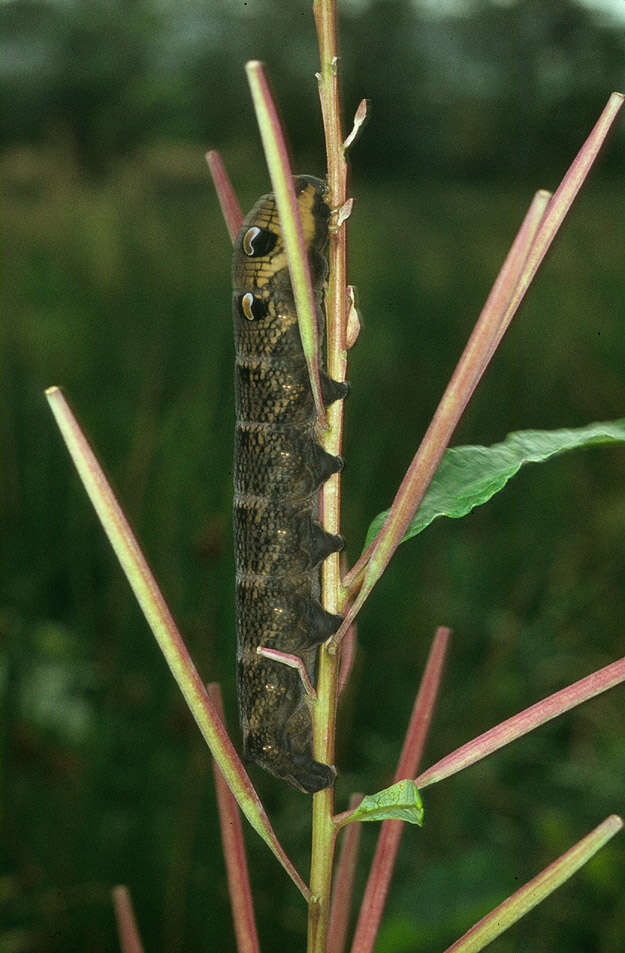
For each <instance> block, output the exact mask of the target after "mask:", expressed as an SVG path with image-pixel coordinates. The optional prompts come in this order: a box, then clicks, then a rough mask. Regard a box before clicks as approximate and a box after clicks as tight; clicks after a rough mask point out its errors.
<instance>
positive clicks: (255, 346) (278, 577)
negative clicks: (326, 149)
mask: <svg viewBox="0 0 625 953" xmlns="http://www.w3.org/2000/svg"><path fill="white" fill-rule="evenodd" d="M293 184H294V188H295V194H296V198H297V202H298V207H299V213H300V218H301V221H302V230H303V235H304V242H305V245H306V248H307V251H308V260H309V265H310V272H311V281H312V287H313V292H314V297H315V304H316V312H317V322H318V328H319V334H320V336H321V334H322V333H323V312H322V303H323V293H324V285H325V279H326V275H327V263H326V260H325V257H324V251H325V247H326V244H327V240H328V224H329V216H330V210H329V208H328V205H327V204H326V202H325V200H324V194H325V185H324V183H323V182H321V181H320V180H319V179H315V178H313V177H312V176H305V175H302V176H297V177H295V178H294V180H293ZM232 285H233V319H234V340H235V411H236V427H235V452H234V505H233V529H234V551H235V566H236V628H237V693H238V703H239V717H240V722H241V730H242V735H243V750H244V756H245V758H246V759H247V760H251V761H254V762H256V763H257V764H259V765H261V767H263V768H264V769H265V770H267V771H269V772H270V773H271V774H273V775H275V776H276V777H278V778H282V779H284V780H286V781H288V782H289V783H290V784H292V785H293V786H294V787H296V788H298V789H299V790H301V791H304V792H307V793H309V794H314V793H315V792H316V791H320V790H322V789H323V788H326V787H329V786H330V785H331V784H333V783H334V779H335V777H336V771H335V769H334V767H333V766H331V765H328V764H322V763H321V762H319V761H315V759H314V756H313V733H312V719H311V712H310V701H309V699H308V697H307V695H306V692H305V690H304V686H303V683H302V679H301V676H300V673H299V671H298V670H297V669H294V668H291V667H289V666H287V665H285V664H284V663H283V662H282V661H278V660H274V659H271V658H268V657H267V656H265V655H261V654H259V653H258V652H257V649H258V648H259V646H262V647H264V648H267V649H274V650H278V651H279V652H283V653H288V654H290V655H297V656H298V657H299V658H300V659H301V660H302V662H303V664H304V666H305V669H306V672H307V674H308V676H309V678H310V680H311V682H312V684H313V685H314V684H315V683H316V674H317V654H318V647H319V645H320V644H321V643H322V642H324V641H325V640H326V639H327V638H329V636H331V635H333V634H334V632H336V630H337V628H338V626H339V624H340V622H341V621H342V617H341V616H339V615H333V614H332V613H330V612H327V611H326V610H325V609H323V608H322V606H321V605H320V603H319V594H320V565H321V563H322V562H323V560H324V559H325V558H326V557H327V556H329V555H330V553H334V552H338V551H339V550H340V549H342V547H343V540H342V537H340V536H336V535H332V534H330V533H327V532H326V531H325V530H323V529H322V527H321V526H320V524H319V523H318V522H317V521H316V519H315V517H316V515H317V509H318V496H319V489H320V487H321V486H322V484H323V483H325V481H326V480H327V479H328V478H329V477H330V476H331V475H332V474H333V473H337V472H339V471H340V470H341V469H342V468H343V460H342V459H341V457H335V456H332V455H331V454H329V453H327V452H326V451H325V450H324V449H323V448H322V447H321V446H320V445H319V443H318V442H317V440H316V437H315V421H316V415H315V407H314V403H313V395H312V389H311V386H310V381H309V376H308V370H307V366H306V361H305V358H304V352H303V350H302V343H301V338H300V332H299V326H298V323H297V314H296V311H295V303H294V300H293V290H292V288H291V282H290V278H289V270H288V266H287V260H286V254H285V250H284V244H283V240H282V229H281V225H280V219H279V216H278V210H277V206H276V201H275V197H274V195H273V194H269V195H263V196H262V197H261V198H260V199H259V200H258V202H257V203H256V205H255V206H254V208H253V209H252V211H251V212H250V213H249V214H248V215H247V217H246V218H245V219H244V221H243V224H242V226H241V229H240V231H239V234H238V236H237V238H236V241H235V244H234V255H233V263H232ZM321 384H322V394H323V399H324V402H325V404H326V405H329V404H331V403H333V402H334V401H335V400H339V399H341V398H343V397H344V396H345V394H346V393H347V389H348V388H347V384H344V383H340V382H338V381H334V380H331V379H330V377H328V375H327V374H326V372H325V371H321Z"/></svg>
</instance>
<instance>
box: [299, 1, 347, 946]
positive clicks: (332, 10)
mask: <svg viewBox="0 0 625 953" xmlns="http://www.w3.org/2000/svg"><path fill="white" fill-rule="evenodd" d="M313 14H314V17H315V25H316V28H317V37H318V41H319V57H320V63H321V66H320V73H319V77H318V79H319V98H320V101H321V112H322V116H323V125H324V132H325V140H326V152H327V156H328V190H329V203H330V206H331V208H332V209H333V210H337V209H339V208H340V207H341V206H342V205H343V204H344V202H345V199H346V191H347V165H346V162H345V155H344V150H343V133H342V129H341V110H340V97H339V85H338V72H337V65H338V49H337V28H336V0H314V3H313ZM329 263H330V273H329V280H328V291H327V297H326V309H327V315H328V336H327V366H328V373H329V374H330V377H332V378H334V379H335V380H344V379H345V366H346V356H345V355H346V351H345V325H346V318H347V315H346V303H347V294H346V276H345V271H346V251H345V227H344V226H341V227H340V228H338V229H331V231H330V248H329ZM328 422H329V429H328V430H327V431H326V432H325V433H324V434H323V435H322V441H323V445H324V447H325V449H326V450H328V451H329V452H330V453H333V454H339V453H340V451H341V442H342V425H343V404H342V401H337V402H336V403H335V404H333V405H332V406H331V407H330V408H329V409H328ZM321 512H322V514H323V525H324V528H325V529H326V530H328V531H329V532H331V533H338V532H339V530H340V476H339V474H337V475H335V476H334V477H331V478H330V480H328V481H327V483H325V484H324V487H323V490H322V494H321ZM340 592H341V579H340V563H339V556H338V554H334V555H332V556H330V557H329V558H328V559H327V560H326V561H325V563H324V565H323V571H322V601H323V605H324V607H325V608H326V609H328V610H329V611H330V612H337V611H338V604H339V598H340ZM338 667H339V656H338V655H336V654H333V655H331V654H330V653H328V651H327V650H326V648H325V647H323V648H322V649H321V651H320V653H319V677H318V683H317V703H316V704H315V706H314V711H313V727H314V738H315V758H317V759H318V760H319V761H322V762H325V763H326V764H334V761H335V754H334V737H335V724H336V701H337V694H338V692H337V683H338ZM333 815H334V789H333V788H327V789H326V790H324V791H320V792H319V793H318V794H316V795H314V798H313V819H312V823H313V828H312V853H311V867H310V885H309V886H310V890H311V893H312V895H313V900H312V902H311V903H310V906H309V918H308V947H307V949H308V953H325V950H326V943H327V934H328V922H329V916H330V899H331V887H332V862H333V857H334V844H335V840H336V827H335V825H334V822H333V820H332V817H333Z"/></svg>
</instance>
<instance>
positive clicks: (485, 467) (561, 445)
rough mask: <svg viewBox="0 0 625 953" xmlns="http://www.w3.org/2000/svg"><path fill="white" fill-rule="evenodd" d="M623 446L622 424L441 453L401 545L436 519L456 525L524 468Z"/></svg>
mask: <svg viewBox="0 0 625 953" xmlns="http://www.w3.org/2000/svg"><path fill="white" fill-rule="evenodd" d="M623 442H625V418H623V419H621V420H614V421H608V422H607V423H597V424H588V426H586V427H578V428H577V429H575V430H570V429H567V430H519V431H518V432H517V433H511V434H508V436H507V437H506V439H505V440H504V441H503V443H495V444H493V446H492V447H453V448H452V449H451V450H446V451H445V453H444V455H443V458H442V460H441V462H440V465H439V467H438V470H437V471H436V473H435V474H434V479H433V480H432V482H431V483H430V486H429V487H428V490H427V492H426V494H425V496H424V497H423V500H422V502H421V505H420V506H419V509H418V510H417V512H416V513H415V515H414V518H413V520H412V522H411V523H410V526H409V527H408V530H407V532H406V534H405V536H404V538H403V539H402V542H405V541H406V540H407V539H411V538H412V537H413V536H417V534H418V533H420V532H422V530H424V529H425V528H426V527H427V526H429V525H430V523H431V522H433V520H435V519H436V518H437V517H438V516H449V517H452V518H454V519H457V518H458V517H460V516H466V514H467V513H470V512H471V510H472V509H473V507H474V506H481V505H482V503H487V502H488V500H490V498H491V497H492V496H494V495H495V493H498V492H499V490H501V489H503V487H504V486H505V485H506V483H507V482H508V480H510V479H511V477H513V476H515V474H516V473H518V471H519V470H520V469H521V467H522V466H523V465H524V464H525V463H542V462H544V461H545V460H548V459H549V458H550V457H553V456H555V455H556V454H558V453H564V452H565V451H567V450H577V449H579V448H581V447H590V446H593V445H594V444H605V443H623ZM387 515H388V510H386V511H385V512H384V513H380V514H379V516H376V518H375V519H374V520H373V522H372V523H371V526H370V527H369V530H368V532H367V539H366V542H365V545H364V549H366V548H367V546H368V545H369V544H370V543H371V541H372V540H373V538H374V537H375V536H376V534H377V533H378V531H379V530H380V527H381V526H382V524H383V523H384V520H385V519H386V517H387Z"/></svg>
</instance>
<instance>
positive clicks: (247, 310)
mask: <svg viewBox="0 0 625 953" xmlns="http://www.w3.org/2000/svg"><path fill="white" fill-rule="evenodd" d="M239 309H240V311H241V314H242V315H243V317H244V318H246V319H247V320H248V321H260V320H261V318H264V317H265V316H266V314H267V303H266V302H265V301H263V299H262V298H255V297H254V295H253V294H252V292H251V291H246V293H245V294H244V295H241V298H240V299H239Z"/></svg>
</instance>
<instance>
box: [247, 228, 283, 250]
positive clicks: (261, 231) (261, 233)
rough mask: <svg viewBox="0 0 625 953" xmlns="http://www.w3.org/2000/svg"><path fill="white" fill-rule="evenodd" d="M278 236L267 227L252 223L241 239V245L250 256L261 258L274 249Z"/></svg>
mask: <svg viewBox="0 0 625 953" xmlns="http://www.w3.org/2000/svg"><path fill="white" fill-rule="evenodd" d="M277 239H278V236H277V235H276V234H275V233H274V232H270V231H268V230H267V229H265V228H258V226H257V225H252V227H251V228H248V230H247V231H246V232H245V234H244V236H243V238H242V239H241V247H242V248H243V251H244V252H245V254H246V255H247V256H248V258H261V257H262V256H264V255H268V254H269V252H270V251H271V250H272V248H273V247H274V245H275V244H276V241H277Z"/></svg>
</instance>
